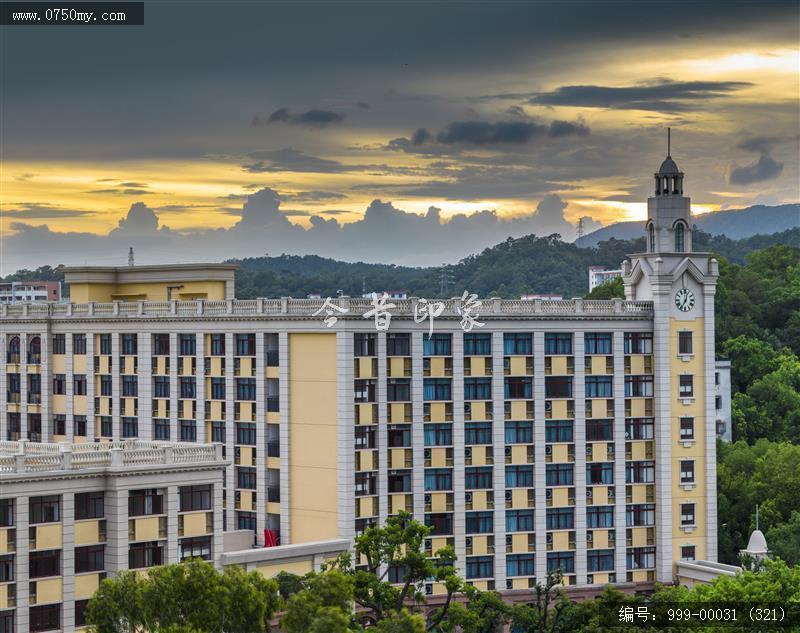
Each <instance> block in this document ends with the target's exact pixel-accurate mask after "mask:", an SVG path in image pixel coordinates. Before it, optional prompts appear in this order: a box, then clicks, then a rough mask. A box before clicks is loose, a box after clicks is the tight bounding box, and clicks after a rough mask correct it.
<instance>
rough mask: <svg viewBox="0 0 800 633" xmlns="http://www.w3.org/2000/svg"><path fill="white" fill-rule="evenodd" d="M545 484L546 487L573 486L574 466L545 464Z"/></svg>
mask: <svg viewBox="0 0 800 633" xmlns="http://www.w3.org/2000/svg"><path fill="white" fill-rule="evenodd" d="M545 482H546V484H547V485H548V486H572V485H574V483H575V467H574V464H547V465H546V466H545Z"/></svg>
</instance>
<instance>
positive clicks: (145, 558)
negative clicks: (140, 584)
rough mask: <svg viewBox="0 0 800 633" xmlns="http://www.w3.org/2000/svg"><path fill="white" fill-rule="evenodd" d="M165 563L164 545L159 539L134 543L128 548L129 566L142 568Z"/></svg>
mask: <svg viewBox="0 0 800 633" xmlns="http://www.w3.org/2000/svg"><path fill="white" fill-rule="evenodd" d="M163 564H164V546H163V545H162V544H161V543H159V542H158V541H152V542H150V543H134V544H132V545H131V546H130V549H129V550H128V567H129V568H130V569H142V568H144V567H155V566H156V565H163Z"/></svg>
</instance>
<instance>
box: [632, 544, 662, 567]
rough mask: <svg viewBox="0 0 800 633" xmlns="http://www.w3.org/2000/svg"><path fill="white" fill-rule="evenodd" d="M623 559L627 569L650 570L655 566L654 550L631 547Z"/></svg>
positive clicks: (651, 548)
mask: <svg viewBox="0 0 800 633" xmlns="http://www.w3.org/2000/svg"><path fill="white" fill-rule="evenodd" d="M625 558H626V561H625V562H626V563H627V567H628V569H651V568H653V567H655V566H656V548H655V547H632V548H629V549H628V552H627V555H626V557H625Z"/></svg>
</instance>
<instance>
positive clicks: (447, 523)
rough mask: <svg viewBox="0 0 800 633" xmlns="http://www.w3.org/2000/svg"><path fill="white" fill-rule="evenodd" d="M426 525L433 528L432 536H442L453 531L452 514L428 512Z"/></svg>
mask: <svg viewBox="0 0 800 633" xmlns="http://www.w3.org/2000/svg"><path fill="white" fill-rule="evenodd" d="M425 525H426V526H428V527H429V528H431V532H430V535H431V536H441V535H445V534H452V533H453V515H452V514H426V515H425Z"/></svg>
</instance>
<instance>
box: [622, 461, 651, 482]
mask: <svg viewBox="0 0 800 633" xmlns="http://www.w3.org/2000/svg"><path fill="white" fill-rule="evenodd" d="M655 480H656V465H655V462H627V463H626V464H625V483H628V484H651V483H653V482H654V481H655Z"/></svg>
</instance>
